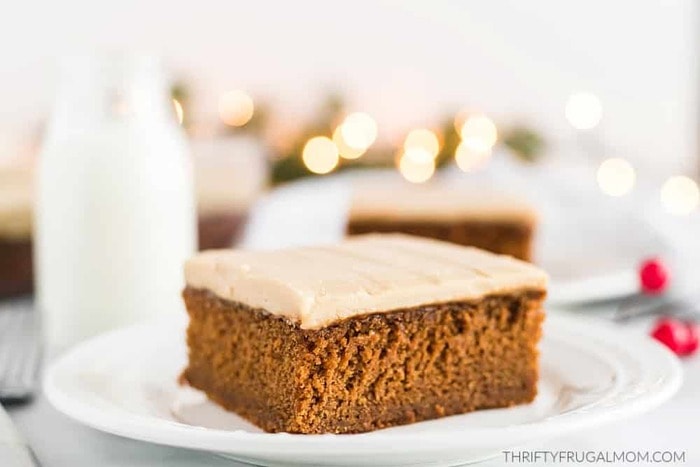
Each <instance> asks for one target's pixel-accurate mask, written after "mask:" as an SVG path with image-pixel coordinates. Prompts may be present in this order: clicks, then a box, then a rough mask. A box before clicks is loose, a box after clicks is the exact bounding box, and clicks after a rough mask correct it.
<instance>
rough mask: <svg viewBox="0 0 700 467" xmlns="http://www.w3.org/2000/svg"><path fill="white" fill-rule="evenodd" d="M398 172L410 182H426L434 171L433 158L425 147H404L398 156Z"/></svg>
mask: <svg viewBox="0 0 700 467" xmlns="http://www.w3.org/2000/svg"><path fill="white" fill-rule="evenodd" d="M399 172H401V175H403V177H404V178H405V179H406V180H408V181H409V182H411V183H424V182H427V181H428V180H430V178H431V177H432V176H433V174H434V173H435V159H434V158H433V156H432V155H431V154H430V153H429V152H428V151H426V150H425V149H422V148H409V149H406V150H405V151H404V152H403V154H402V155H401V157H400V158H399Z"/></svg>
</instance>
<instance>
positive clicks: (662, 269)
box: [639, 258, 669, 295]
mask: <svg viewBox="0 0 700 467" xmlns="http://www.w3.org/2000/svg"><path fill="white" fill-rule="evenodd" d="M668 280H669V272H668V269H667V268H666V266H665V265H664V263H663V262H662V261H661V260H660V259H659V258H650V259H647V260H646V261H644V262H643V263H642V265H641V267H640V268H639V285H640V287H641V288H642V291H643V292H644V293H648V294H652V295H655V294H660V293H661V292H663V291H664V290H665V289H666V286H667V285H668Z"/></svg>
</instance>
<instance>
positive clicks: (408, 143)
mask: <svg viewBox="0 0 700 467" xmlns="http://www.w3.org/2000/svg"><path fill="white" fill-rule="evenodd" d="M403 148H404V150H410V149H413V148H418V149H423V150H424V151H426V152H427V153H428V154H430V155H431V156H432V157H437V155H438V153H439V152H440V140H439V139H438V137H437V135H436V134H435V132H433V131H431V130H428V129H427V128H418V129H416V130H412V131H411V132H409V133H408V135H407V136H406V139H405V141H404V143H403Z"/></svg>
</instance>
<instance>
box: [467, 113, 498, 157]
mask: <svg viewBox="0 0 700 467" xmlns="http://www.w3.org/2000/svg"><path fill="white" fill-rule="evenodd" d="M459 134H460V135H461V136H462V141H465V142H467V143H468V144H469V146H470V147H472V148H480V149H483V150H486V149H491V148H492V147H493V146H494V144H496V141H497V140H498V130H497V129H496V125H495V124H494V123H493V120H491V119H490V118H489V117H487V116H486V115H472V116H471V117H469V118H467V120H466V121H465V122H464V125H462V129H461V131H460V132H459Z"/></svg>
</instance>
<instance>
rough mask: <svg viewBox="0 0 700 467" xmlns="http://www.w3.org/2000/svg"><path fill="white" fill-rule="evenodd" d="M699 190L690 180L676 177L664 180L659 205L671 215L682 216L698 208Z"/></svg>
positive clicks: (680, 176) (681, 176) (699, 200)
mask: <svg viewBox="0 0 700 467" xmlns="http://www.w3.org/2000/svg"><path fill="white" fill-rule="evenodd" d="M699 203H700V190H698V184H697V183H695V181H694V180H693V179H691V178H688V177H685V176H683V175H676V176H673V177H670V178H669V179H668V180H666V181H665V182H664V184H663V186H662V187H661V204H663V206H664V209H666V210H667V211H668V212H670V213H671V214H675V215H677V216H682V215H685V214H690V213H691V212H693V211H694V210H696V209H697V208H698V204H699Z"/></svg>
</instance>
